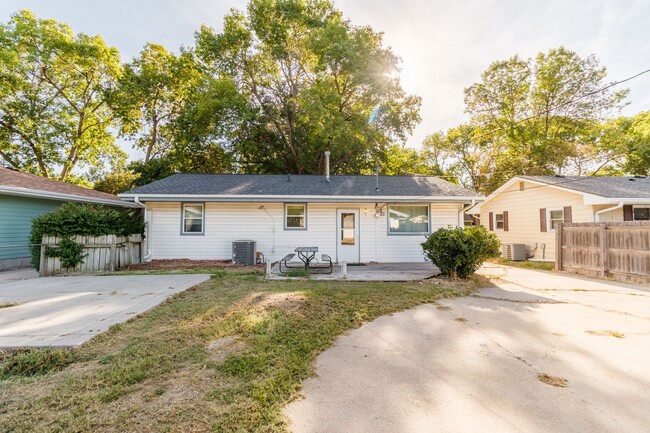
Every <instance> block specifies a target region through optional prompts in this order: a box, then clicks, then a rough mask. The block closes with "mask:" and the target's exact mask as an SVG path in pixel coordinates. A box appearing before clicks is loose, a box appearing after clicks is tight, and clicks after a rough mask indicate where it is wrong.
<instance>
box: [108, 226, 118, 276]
mask: <svg viewBox="0 0 650 433" xmlns="http://www.w3.org/2000/svg"><path fill="white" fill-rule="evenodd" d="M109 236H110V239H111V253H110V256H109V258H108V269H109V271H111V272H114V271H115V258H116V257H115V256H116V252H117V245H115V243H116V242H117V239H116V236H115V235H109Z"/></svg>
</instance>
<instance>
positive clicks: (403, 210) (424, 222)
mask: <svg viewBox="0 0 650 433" xmlns="http://www.w3.org/2000/svg"><path fill="white" fill-rule="evenodd" d="M388 233H390V234H408V233H429V206H427V205H424V206H419V205H418V206H416V205H391V206H388Z"/></svg>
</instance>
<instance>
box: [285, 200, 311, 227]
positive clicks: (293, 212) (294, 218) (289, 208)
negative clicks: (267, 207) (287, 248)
mask: <svg viewBox="0 0 650 433" xmlns="http://www.w3.org/2000/svg"><path fill="white" fill-rule="evenodd" d="M284 228H285V229H297V230H300V229H306V228H307V205H306V204H287V205H284Z"/></svg>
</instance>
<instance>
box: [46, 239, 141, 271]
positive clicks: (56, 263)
mask: <svg viewBox="0 0 650 433" xmlns="http://www.w3.org/2000/svg"><path fill="white" fill-rule="evenodd" d="M60 240H61V238H60V237H57V236H43V242H42V244H41V260H40V269H39V274H40V275H41V276H45V275H52V274H56V273H59V272H68V271H74V272H97V271H108V272H112V271H114V270H116V269H120V268H123V267H126V266H129V265H132V264H136V263H140V261H141V252H142V235H130V236H116V235H104V236H73V237H72V240H74V241H75V242H76V243H78V244H81V245H83V252H82V254H83V256H84V258H83V261H82V262H81V263H80V264H78V265H77V266H76V267H75V268H74V269H62V268H61V259H60V257H48V256H47V254H45V251H46V249H47V247H48V246H49V247H56V246H58V243H59V241H60Z"/></svg>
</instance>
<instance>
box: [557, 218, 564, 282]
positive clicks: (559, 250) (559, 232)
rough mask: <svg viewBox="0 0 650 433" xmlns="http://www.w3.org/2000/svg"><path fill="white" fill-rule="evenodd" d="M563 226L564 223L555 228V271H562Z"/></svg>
mask: <svg viewBox="0 0 650 433" xmlns="http://www.w3.org/2000/svg"><path fill="white" fill-rule="evenodd" d="M562 226H564V223H558V224H557V225H556V226H555V270H557V271H561V270H562Z"/></svg>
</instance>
